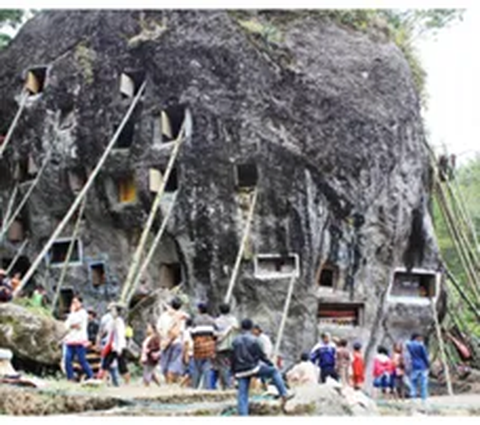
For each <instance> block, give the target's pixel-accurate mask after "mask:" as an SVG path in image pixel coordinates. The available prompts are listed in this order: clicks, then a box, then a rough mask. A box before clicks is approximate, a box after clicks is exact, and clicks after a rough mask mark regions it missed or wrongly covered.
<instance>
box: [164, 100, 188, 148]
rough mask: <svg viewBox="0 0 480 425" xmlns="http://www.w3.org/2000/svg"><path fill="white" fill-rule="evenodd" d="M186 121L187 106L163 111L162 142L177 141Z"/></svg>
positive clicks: (172, 107)
mask: <svg viewBox="0 0 480 425" xmlns="http://www.w3.org/2000/svg"><path fill="white" fill-rule="evenodd" d="M184 121H185V105H173V106H170V107H168V108H167V109H165V110H163V111H162V114H161V122H162V141H163V142H164V143H168V142H171V141H173V140H176V139H177V137H178V136H179V134H180V130H181V129H182V125H183V122H184Z"/></svg>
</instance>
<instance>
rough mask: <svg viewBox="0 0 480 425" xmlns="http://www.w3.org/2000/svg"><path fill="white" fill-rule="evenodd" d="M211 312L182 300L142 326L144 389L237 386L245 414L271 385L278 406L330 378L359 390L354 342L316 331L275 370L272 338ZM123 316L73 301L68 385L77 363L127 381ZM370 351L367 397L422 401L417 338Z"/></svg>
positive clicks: (88, 371)
mask: <svg viewBox="0 0 480 425" xmlns="http://www.w3.org/2000/svg"><path fill="white" fill-rule="evenodd" d="M218 310H219V315H218V317H213V316H212V315H210V314H209V310H208V306H207V304H206V303H199V304H198V305H197V311H196V314H195V315H193V317H191V316H190V315H189V314H187V313H186V312H185V311H184V310H183V309H182V301H181V300H180V299H179V298H173V299H172V300H171V301H170V303H169V304H168V306H167V307H166V309H165V311H164V312H163V313H162V314H161V315H160V317H159V319H158V321H157V322H156V323H148V324H147V326H146V330H145V339H144V341H143V343H142V347H141V355H140V363H141V365H142V368H143V384H144V385H145V386H147V387H148V386H150V385H151V384H152V383H154V384H156V385H161V382H162V380H163V382H165V383H166V384H167V385H170V384H177V385H179V386H184V387H191V388H203V389H210V390H213V389H217V388H221V389H224V390H226V389H233V388H237V394H238V411H239V414H240V415H247V414H248V395H249V390H250V388H251V387H257V388H260V387H261V388H263V389H268V385H269V384H271V385H273V386H274V387H275V388H276V389H277V391H278V394H279V397H280V400H281V403H282V407H284V406H285V403H286V402H287V400H288V399H289V397H291V396H292V392H291V389H293V388H294V387H295V386H297V385H303V384H316V383H318V382H321V383H325V382H327V381H328V379H333V380H335V381H338V382H340V383H341V384H342V385H348V386H352V387H353V388H354V389H356V390H362V389H363V387H364V384H365V362H364V359H363V354H362V345H361V344H360V343H359V342H355V343H353V345H352V350H350V348H349V343H348V341H347V340H345V339H336V338H332V337H331V336H330V335H329V334H328V333H324V334H322V335H321V339H320V341H319V343H318V344H316V345H315V346H314V347H313V348H312V350H311V351H309V352H303V353H302V354H301V356H300V359H299V362H298V363H296V364H294V365H293V366H292V367H290V368H288V369H287V370H283V371H282V370H280V368H279V367H278V364H276V363H275V362H276V359H274V353H273V351H274V350H273V344H272V341H271V339H270V338H269V336H268V335H267V334H266V333H265V332H263V330H262V327H261V326H260V325H258V324H254V323H253V322H252V321H251V320H250V319H248V318H247V319H243V320H242V321H241V322H239V321H238V320H237V318H236V317H235V316H234V315H233V314H231V312H230V306H229V305H228V304H221V305H220V306H219V307H218ZM123 313H124V309H123V308H122V307H121V306H120V305H118V304H114V303H112V304H111V305H110V306H109V308H108V312H107V313H106V314H105V315H104V316H103V317H102V318H101V320H100V322H99V323H98V322H97V321H96V317H95V316H96V314H95V312H93V311H89V312H87V311H86V310H85V309H84V307H83V305H82V300H81V297H79V296H75V297H74V298H73V300H72V303H71V310H70V314H69V316H68V318H67V319H66V322H65V324H66V327H67V330H68V333H67V335H66V336H65V338H64V340H63V347H64V356H63V362H64V365H63V367H64V370H65V373H66V375H67V378H68V379H69V380H76V379H78V376H75V371H74V367H73V366H72V365H73V361H74V359H75V358H77V360H78V372H79V375H84V376H85V378H86V379H87V380H91V379H96V380H104V379H108V377H110V378H109V379H110V380H111V382H112V384H113V385H115V386H118V385H119V384H120V382H119V381H120V379H119V375H120V376H121V377H122V378H123V382H125V383H126V384H128V383H129V382H130V372H129V368H128V362H127V357H126V348H127V341H128V339H129V338H131V331H130V333H129V331H128V329H129V327H128V326H126V324H125V321H124V319H123V317H122V314H123ZM377 351H378V352H377V354H376V356H375V358H374V360H373V376H372V379H373V387H374V389H375V391H374V394H373V396H374V397H380V396H383V397H395V398H397V397H399V398H403V397H417V387H418V386H420V394H421V397H422V399H426V398H427V395H428V369H429V361H428V353H427V351H426V348H425V345H424V344H423V340H422V337H421V336H420V335H413V336H412V338H411V340H409V341H407V342H406V343H405V344H395V345H394V346H393V350H392V353H391V355H390V354H389V352H388V350H387V349H386V348H385V347H382V346H380V347H378V350H377ZM89 352H90V354H93V353H97V360H98V366H97V369H98V370H97V371H94V370H92V367H91V364H90V363H89V361H87V356H88V354H89ZM159 373H161V375H162V378H163V379H161V376H160V375H159ZM406 389H407V390H408V391H406Z"/></svg>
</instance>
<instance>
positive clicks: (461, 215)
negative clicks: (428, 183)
mask: <svg viewBox="0 0 480 425" xmlns="http://www.w3.org/2000/svg"><path fill="white" fill-rule="evenodd" d="M446 187H447V193H448V194H449V195H450V198H451V202H450V204H451V205H452V208H451V209H452V214H453V215H454V217H455V218H458V223H459V225H460V226H459V233H460V234H461V236H462V239H463V243H464V244H465V246H466V247H467V249H468V254H469V256H470V257H471V261H472V262H473V264H474V265H476V264H478V262H479V261H478V260H479V259H478V253H477V250H476V247H475V241H474V236H473V235H472V232H471V229H470V228H469V224H468V219H467V218H466V216H465V214H466V213H465V212H464V211H463V209H462V207H461V205H460V203H459V201H458V199H457V197H456V195H455V193H454V192H453V190H452V187H451V186H450V185H449V184H448V182H447V184H446ZM472 245H473V247H474V249H472Z"/></svg>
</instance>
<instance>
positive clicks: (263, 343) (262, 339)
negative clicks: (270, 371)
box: [252, 324, 273, 360]
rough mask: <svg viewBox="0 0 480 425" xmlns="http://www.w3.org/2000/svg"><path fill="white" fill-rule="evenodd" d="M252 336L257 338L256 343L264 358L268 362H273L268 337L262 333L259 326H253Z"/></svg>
mask: <svg viewBox="0 0 480 425" xmlns="http://www.w3.org/2000/svg"><path fill="white" fill-rule="evenodd" d="M252 333H253V335H255V336H256V337H257V338H258V342H259V343H260V347H261V348H262V350H263V352H264V354H265V356H266V357H267V358H268V359H269V360H273V358H272V357H273V344H272V340H271V339H270V337H269V336H268V335H267V334H266V333H265V332H263V329H262V328H261V326H260V325H258V324H257V325H254V326H253V330H252Z"/></svg>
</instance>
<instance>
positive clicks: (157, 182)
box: [149, 167, 178, 193]
mask: <svg viewBox="0 0 480 425" xmlns="http://www.w3.org/2000/svg"><path fill="white" fill-rule="evenodd" d="M165 171H166V170H165ZM163 176H164V171H163V170H162V171H160V170H157V169H156V168H150V171H149V183H150V184H149V185H150V191H151V192H155V193H158V191H159V190H160V186H161V185H162V182H163ZM177 190H178V175H177V168H176V167H173V168H172V170H171V171H170V175H169V176H168V180H167V183H166V185H165V192H166V193H172V192H176V191H177Z"/></svg>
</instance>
